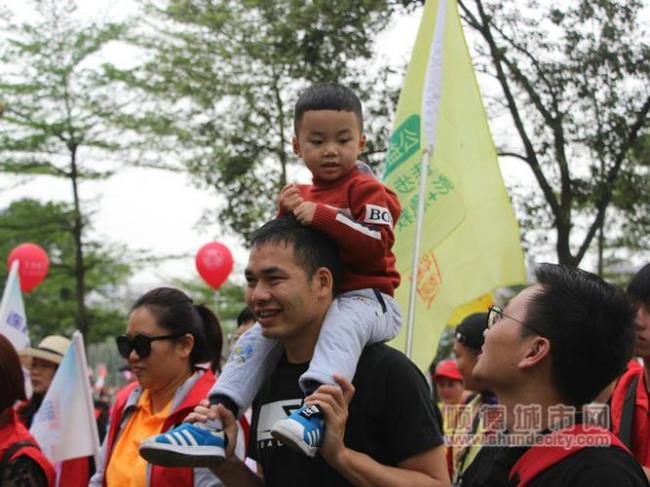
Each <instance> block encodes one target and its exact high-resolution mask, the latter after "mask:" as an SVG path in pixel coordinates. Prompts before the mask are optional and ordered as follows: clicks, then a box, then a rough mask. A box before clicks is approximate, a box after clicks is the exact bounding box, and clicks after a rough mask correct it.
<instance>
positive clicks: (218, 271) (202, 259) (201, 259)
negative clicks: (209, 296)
mask: <svg viewBox="0 0 650 487" xmlns="http://www.w3.org/2000/svg"><path fill="white" fill-rule="evenodd" d="M195 261H196V270H197V271H199V274H200V275H201V277H202V278H203V280H204V281H205V282H206V283H207V284H208V285H209V286H211V287H213V288H215V289H219V288H220V287H221V285H222V284H223V283H224V282H225V281H226V279H227V278H228V275H229V274H230V272H231V271H232V254H231V253H230V250H229V249H228V247H226V246H225V245H223V244H221V243H219V242H210V243H207V244H205V245H204V246H203V247H201V248H200V249H199V251H198V252H197V253H196V259H195Z"/></svg>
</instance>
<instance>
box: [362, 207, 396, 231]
mask: <svg viewBox="0 0 650 487" xmlns="http://www.w3.org/2000/svg"><path fill="white" fill-rule="evenodd" d="M363 222H364V223H371V224H373V225H387V226H389V227H391V228H392V227H393V217H392V215H391V214H390V211H388V209H387V208H384V207H383V206H377V205H366V217H365V218H364V220H363Z"/></svg>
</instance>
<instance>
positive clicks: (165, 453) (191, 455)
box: [140, 441, 225, 468]
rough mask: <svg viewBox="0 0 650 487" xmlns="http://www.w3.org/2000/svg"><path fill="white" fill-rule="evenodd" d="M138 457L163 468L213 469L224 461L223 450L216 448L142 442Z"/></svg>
mask: <svg viewBox="0 0 650 487" xmlns="http://www.w3.org/2000/svg"><path fill="white" fill-rule="evenodd" d="M140 456H141V457H142V458H144V459H145V460H146V461H147V462H149V463H151V464H153V465H161V466H163V467H192V468H213V467H217V466H219V465H220V464H221V463H222V462H223V461H224V460H225V452H224V449H223V448H221V447H218V446H189V447H188V446H180V445H168V444H165V443H154V442H153V441H152V442H143V443H142V444H140Z"/></svg>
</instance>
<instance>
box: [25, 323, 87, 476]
mask: <svg viewBox="0 0 650 487" xmlns="http://www.w3.org/2000/svg"><path fill="white" fill-rule="evenodd" d="M29 431H30V432H31V433H32V435H34V438H36V440H37V441H38V443H39V445H40V446H41V450H43V453H44V454H45V456H47V457H48V458H49V459H50V461H52V463H56V462H61V461H63V460H68V459H71V458H79V457H86V456H90V455H94V456H95V462H96V463H95V464H96V465H98V463H97V454H98V453H99V435H98V433H97V423H96V422H95V414H94V406H93V401H92V396H91V392H90V382H89V381H88V366H87V364H86V353H85V351H84V344H83V337H82V335H81V333H80V332H78V331H75V332H74V334H73V335H72V343H71V344H70V346H69V347H68V351H67V352H66V353H65V355H64V356H63V361H62V362H61V364H60V365H59V368H58V369H57V371H56V374H55V375H54V379H53V380H52V384H51V385H50V388H49V389H48V390H47V393H46V394H45V398H44V399H43V403H42V404H41V407H40V408H39V410H38V411H37V412H36V415H35V416H34V420H33V422H32V427H31V428H30V430H29Z"/></svg>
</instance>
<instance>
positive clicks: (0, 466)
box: [0, 440, 38, 479]
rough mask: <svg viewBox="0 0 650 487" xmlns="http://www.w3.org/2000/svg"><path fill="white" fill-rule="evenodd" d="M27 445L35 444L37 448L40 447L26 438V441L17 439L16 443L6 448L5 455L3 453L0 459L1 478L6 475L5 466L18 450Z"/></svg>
mask: <svg viewBox="0 0 650 487" xmlns="http://www.w3.org/2000/svg"><path fill="white" fill-rule="evenodd" d="M26 446H33V447H35V448H38V446H36V445H35V444H34V443H32V442H31V441H27V440H24V441H17V442H16V443H14V444H13V445H11V446H10V447H9V448H7V449H6V450H5V452H4V455H2V459H0V479H2V476H3V475H4V470H5V467H6V466H7V465H8V464H9V461H10V460H11V457H13V456H14V454H15V453H16V452H17V451H18V450H20V449H21V448H24V447H26Z"/></svg>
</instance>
